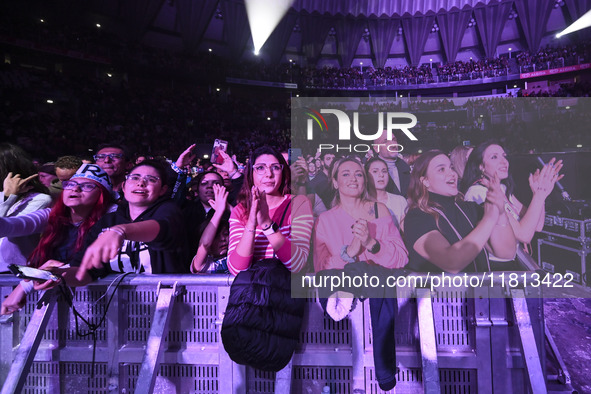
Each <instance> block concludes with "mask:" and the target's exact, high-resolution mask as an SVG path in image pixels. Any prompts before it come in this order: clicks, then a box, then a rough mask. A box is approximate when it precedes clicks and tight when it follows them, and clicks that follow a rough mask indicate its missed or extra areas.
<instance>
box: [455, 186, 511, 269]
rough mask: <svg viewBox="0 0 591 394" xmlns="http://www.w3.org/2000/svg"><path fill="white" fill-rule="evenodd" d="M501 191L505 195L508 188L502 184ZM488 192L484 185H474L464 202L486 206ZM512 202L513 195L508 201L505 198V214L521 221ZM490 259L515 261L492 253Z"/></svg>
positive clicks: (467, 192)
mask: <svg viewBox="0 0 591 394" xmlns="http://www.w3.org/2000/svg"><path fill="white" fill-rule="evenodd" d="M501 189H502V190H503V194H505V193H506V191H507V186H505V185H503V184H501ZM487 191H488V189H487V188H486V187H485V186H483V185H479V184H476V185H472V186H470V187H469V188H468V190H466V194H465V195H464V201H474V202H475V203H478V204H484V201H486V192H487ZM512 200H515V196H513V195H510V196H509V199H508V200H507V198H505V212H507V214H508V215H511V216H513V218H515V220H517V221H519V219H520V217H519V213H518V212H517V210H516V209H515V206H514V205H513V203H512ZM488 257H489V260H491V261H513V259H501V258H499V257H496V256H495V255H493V254H492V253H489V254H488Z"/></svg>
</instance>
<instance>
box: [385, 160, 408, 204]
mask: <svg viewBox="0 0 591 394" xmlns="http://www.w3.org/2000/svg"><path fill="white" fill-rule="evenodd" d="M396 169H397V170H398V178H399V180H400V190H399V189H398V187H396V183H394V181H393V180H392V177H391V176H390V174H388V184H387V185H386V191H387V192H388V193H392V194H398V195H401V196H403V197H406V193H407V191H408V185H409V183H410V166H409V165H408V164H406V162H405V161H404V160H402V159H400V158H399V159H398V160H396Z"/></svg>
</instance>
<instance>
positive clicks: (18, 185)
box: [4, 172, 39, 196]
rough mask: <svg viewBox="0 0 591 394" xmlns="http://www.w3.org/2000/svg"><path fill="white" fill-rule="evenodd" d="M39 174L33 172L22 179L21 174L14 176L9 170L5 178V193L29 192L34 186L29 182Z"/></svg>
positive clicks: (7, 194)
mask: <svg viewBox="0 0 591 394" xmlns="http://www.w3.org/2000/svg"><path fill="white" fill-rule="evenodd" d="M38 176H39V174H33V175H31V176H30V177H28V178H25V179H22V178H21V176H20V174H16V175H14V176H13V175H12V172H9V173H8V175H6V178H5V179H4V195H5V196H9V195H11V194H15V195H19V194H22V193H26V192H28V191H29V190H31V189H32V188H33V186H31V185H28V183H29V182H30V181H31V180H33V179H35V178H36V177H38Z"/></svg>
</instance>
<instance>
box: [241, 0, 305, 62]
mask: <svg viewBox="0 0 591 394" xmlns="http://www.w3.org/2000/svg"><path fill="white" fill-rule="evenodd" d="M294 1H295V0H274V1H273V2H269V1H268V0H245V1H244V3H245V5H246V14H247V15H248V23H249V25H250V33H251V35H252V42H253V43H254V54H255V55H258V54H259V51H260V50H261V48H262V47H263V45H265V42H266V41H267V39H268V38H269V36H270V35H271V33H273V30H275V28H276V27H277V25H278V24H279V22H281V19H282V18H283V17H284V16H285V14H286V13H287V11H288V10H289V7H291V5H292V4H293V3H294ZM271 4H272V5H271Z"/></svg>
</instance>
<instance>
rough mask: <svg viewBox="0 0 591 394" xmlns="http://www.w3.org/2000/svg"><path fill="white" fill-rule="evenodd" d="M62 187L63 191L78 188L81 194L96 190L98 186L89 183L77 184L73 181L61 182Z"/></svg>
mask: <svg viewBox="0 0 591 394" xmlns="http://www.w3.org/2000/svg"><path fill="white" fill-rule="evenodd" d="M62 187H63V188H64V190H74V189H76V188H77V187H79V188H80V190H82V191H83V192H91V191H93V190H94V189H96V188H97V187H98V185H97V184H95V183H90V182H84V183H78V182H75V181H63V182H62Z"/></svg>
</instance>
